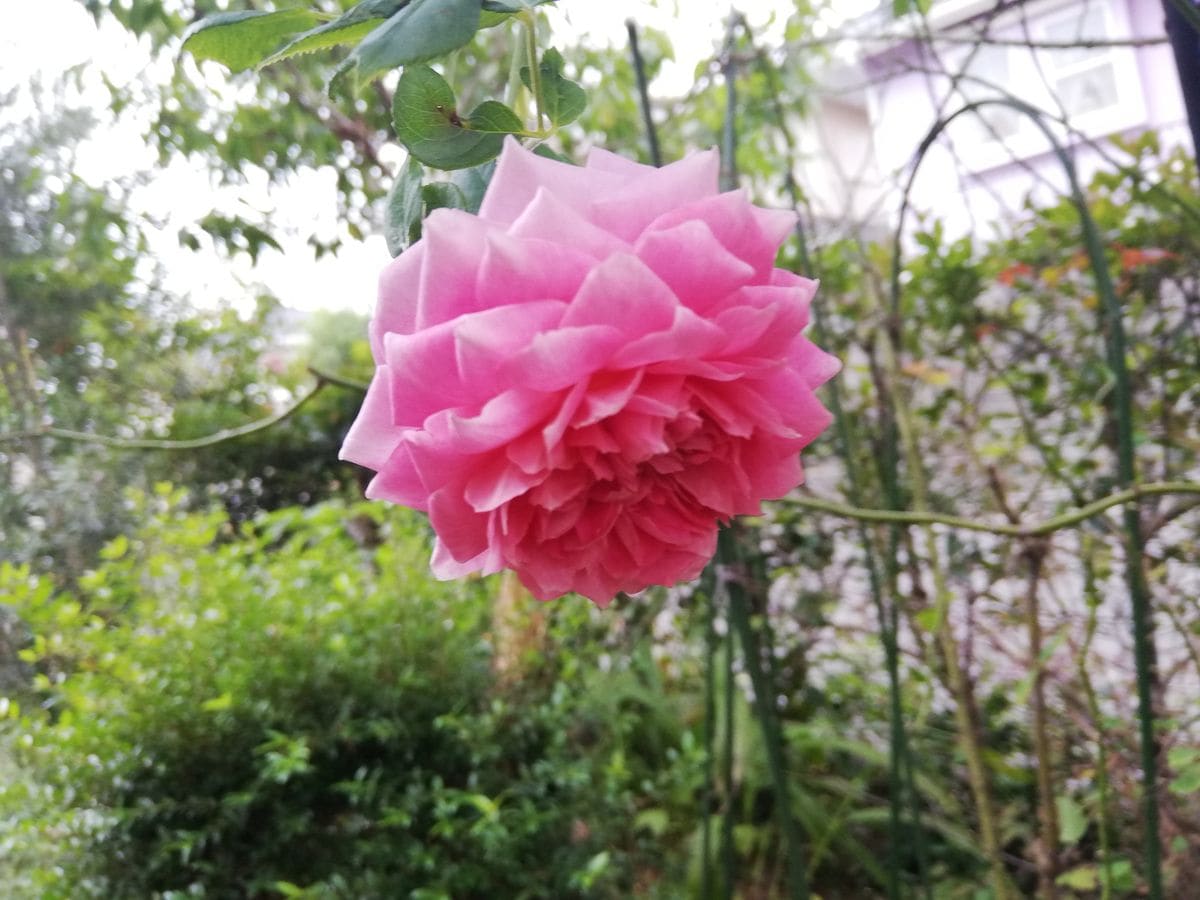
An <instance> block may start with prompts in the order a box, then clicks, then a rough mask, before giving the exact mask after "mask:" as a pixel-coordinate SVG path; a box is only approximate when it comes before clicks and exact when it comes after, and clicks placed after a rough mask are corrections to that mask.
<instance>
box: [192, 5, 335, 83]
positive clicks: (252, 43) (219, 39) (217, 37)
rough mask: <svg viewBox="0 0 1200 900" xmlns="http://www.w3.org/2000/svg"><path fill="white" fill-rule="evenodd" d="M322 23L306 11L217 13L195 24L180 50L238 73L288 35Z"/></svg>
mask: <svg viewBox="0 0 1200 900" xmlns="http://www.w3.org/2000/svg"><path fill="white" fill-rule="evenodd" d="M319 21H321V15H320V14H319V13H315V12H311V11H310V10H307V9H281V10H278V11H277V12H228V13H218V14H217V15H215V16H206V17H205V18H203V19H201V20H200V21H199V22H197V23H195V24H194V25H192V27H190V28H189V29H188V30H187V31H186V32H185V33H184V35H183V46H182V48H181V49H183V50H186V51H188V52H189V53H191V54H192V56H194V57H195V58H196V59H197V60H205V59H212V60H215V61H217V62H219V63H221V64H222V65H225V66H227V67H229V68H230V69H231V70H233V71H234V72H238V71H241V70H242V69H249V68H250V67H251V66H254V65H255V64H257V63H258V62H259V61H261V60H262V59H264V58H265V57H267V56H268V55H270V53H271V51H272V50H274V49H275V48H276V47H278V46H279V44H280V42H281V41H283V40H284V39H285V38H287V37H288V36H289V35H293V34H295V33H296V32H298V31H304V30H305V29H306V28H312V27H313V25H315V24H316V23H317V22H319Z"/></svg>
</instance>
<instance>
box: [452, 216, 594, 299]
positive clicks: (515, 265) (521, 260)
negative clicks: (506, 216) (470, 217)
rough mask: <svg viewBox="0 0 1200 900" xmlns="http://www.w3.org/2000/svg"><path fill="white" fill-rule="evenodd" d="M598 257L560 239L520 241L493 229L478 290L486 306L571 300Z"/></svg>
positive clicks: (481, 268)
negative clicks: (533, 301) (532, 301)
mask: <svg viewBox="0 0 1200 900" xmlns="http://www.w3.org/2000/svg"><path fill="white" fill-rule="evenodd" d="M595 262H596V260H595V259H594V258H593V257H591V256H589V255H588V254H586V253H583V252H582V251H580V250H577V249H576V248H575V247H574V246H572V245H564V244H563V243H562V242H560V241H546V240H535V239H529V240H520V239H519V238H515V237H512V236H511V235H507V234H502V233H500V232H493V233H491V234H489V235H488V236H487V239H486V241H485V243H484V247H483V258H482V260H481V261H480V262H479V274H478V276H477V277H476V281H475V293H476V295H477V296H478V297H480V298H486V300H484V301H483V303H482V305H484V306H501V305H504V304H511V303H525V302H527V301H531V300H569V299H571V297H573V296H574V295H575V292H576V291H577V290H579V285H580V284H582V283H583V279H584V276H585V275H587V273H588V270H589V269H590V268H591V267H592V266H593V265H595Z"/></svg>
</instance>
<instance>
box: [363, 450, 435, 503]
mask: <svg viewBox="0 0 1200 900" xmlns="http://www.w3.org/2000/svg"><path fill="white" fill-rule="evenodd" d="M366 495H367V499H369V500H387V501H389V502H391V503H399V504H401V505H403V506H409V507H412V508H413V509H419V510H422V511H424V510H426V509H427V508H428V505H429V504H428V501H429V487H428V485H427V484H426V483H425V481H424V480H423V479H422V478H421V476H420V473H419V472H418V471H417V467H416V465H415V463H414V462H413V458H412V453H411V452H410V451H409V447H408V444H407V443H405V442H403V441H402V442H401V443H400V444H399V445H398V446H397V447H396V449H395V450H394V451H393V452H392V454H391V456H390V457H388V460H387V462H386V463H384V465H383V466H382V467H381V468H380V469H379V472H378V474H377V475H376V476H375V477H374V478H372V479H371V483H370V484H368V485H367V490H366Z"/></svg>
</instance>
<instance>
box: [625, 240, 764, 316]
mask: <svg viewBox="0 0 1200 900" xmlns="http://www.w3.org/2000/svg"><path fill="white" fill-rule="evenodd" d="M634 253H636V254H637V256H638V258H639V259H641V260H642V261H643V262H644V263H646V265H648V266H649V267H650V268H651V269H652V270H653V271H654V273H655V274H656V275H658V277H659V278H661V279H662V280H663V281H664V282H666V284H667V286H668V287H670V289H671V290H672V291H673V292H674V294H675V296H676V297H678V298H679V301H680V302H681V303H684V304H686V305H687V306H689V307H691V308H692V309H694V310H695V311H696V312H698V313H700V314H701V315H704V314H707V313H708V312H709V311H710V310H711V309H712V308H713V307H714V306H715V305H717V304H718V303H719V302H720V301H721V300H722V299H723V298H724V297H726V296H728V295H729V294H730V293H732V292H733V291H735V290H736V289H737V288H739V287H741V286H742V285H744V284H746V282H748V281H749V280H750V279H751V278H753V277H754V269H753V267H751V266H750V265H748V264H747V263H745V262H743V261H742V260H740V259H738V258H737V257H736V256H734V255H733V254H732V253H730V252H729V251H728V250H726V249H725V247H724V245H723V244H721V242H720V241H718V240H717V239H716V237H714V236H713V233H712V231H711V230H710V229H709V227H708V226H707V225H705V224H704V223H703V222H701V221H697V220H690V221H686V222H681V223H679V224H678V225H675V226H674V227H672V228H667V229H665V230H653V231H647V232H646V233H645V234H643V235H642V236H641V237H640V238H638V242H637V244H636V245H635V247H634Z"/></svg>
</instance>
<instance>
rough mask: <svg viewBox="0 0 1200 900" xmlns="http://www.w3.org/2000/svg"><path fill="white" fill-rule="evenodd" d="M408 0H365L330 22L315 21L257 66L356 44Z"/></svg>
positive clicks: (406, 3)
mask: <svg viewBox="0 0 1200 900" xmlns="http://www.w3.org/2000/svg"><path fill="white" fill-rule="evenodd" d="M408 2H409V0H366V2H365V3H359V4H358V5H357V6H354V7H352V8H351V9H348V10H346V12H344V13H342V15H340V16H338V17H337V18H336V19H334V20H333V21H332V22H326V23H325V24H324V25H318V26H317V27H316V28H313V29H310V30H309V31H306V32H304V34H301V35H298V36H297V37H295V38H293V39H292V40H291V41H290V42H289V43H287V44H285V45H284V46H283V47H281V48H279V50H278V51H276V52H275V53H273V54H271V55H270V56H269V57H268V58H267V59H265V60H263V62H261V63H260V64H259V65H260V66H269V65H272V64H274V63H277V62H279V61H280V60H284V59H287V58H288V57H290V56H296V55H297V54H300V53H313V52H315V51H317V50H327V49H329V48H330V47H337V46H340V45H342V44H357V43H358V42H359V41H361V40H362V39H363V38H365V37H366V36H367V35H368V34H370V33H371V32H372V31H374V30H375V29H376V28H377V27H379V20H380V19H388V18H391V17H392V16H393V15H395V14H396V13H397V12H399V11H400V10H401V9H402V8H403V7H405V6H407V5H408Z"/></svg>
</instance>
